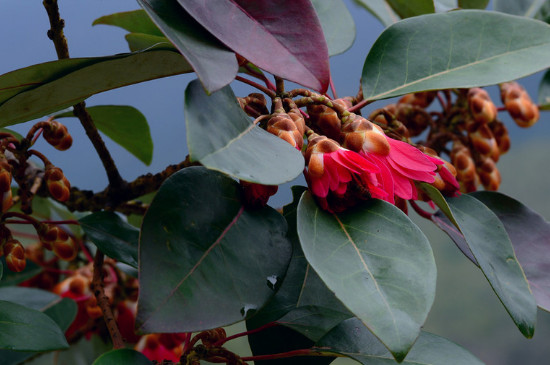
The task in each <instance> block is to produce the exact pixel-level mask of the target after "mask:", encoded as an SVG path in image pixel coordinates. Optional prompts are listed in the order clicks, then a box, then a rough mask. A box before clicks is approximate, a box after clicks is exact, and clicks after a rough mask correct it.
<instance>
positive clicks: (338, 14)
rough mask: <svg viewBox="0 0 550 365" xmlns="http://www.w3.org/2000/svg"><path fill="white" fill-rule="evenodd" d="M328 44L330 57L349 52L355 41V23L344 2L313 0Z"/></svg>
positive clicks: (340, 0)
mask: <svg viewBox="0 0 550 365" xmlns="http://www.w3.org/2000/svg"><path fill="white" fill-rule="evenodd" d="M311 3H312V4H313V7H314V8H315V12H316V13H317V16H318V17H319V22H320V23H321V27H322V28H323V34H324V35H325V40H326V42H327V47H328V54H329V56H334V55H337V54H340V53H343V52H345V51H346V50H348V49H349V48H350V47H351V46H352V44H353V41H355V23H354V21H353V17H352V16H351V14H350V13H349V10H348V8H347V6H346V4H345V3H344V2H343V1H342V0H328V1H327V0H312V1H311Z"/></svg>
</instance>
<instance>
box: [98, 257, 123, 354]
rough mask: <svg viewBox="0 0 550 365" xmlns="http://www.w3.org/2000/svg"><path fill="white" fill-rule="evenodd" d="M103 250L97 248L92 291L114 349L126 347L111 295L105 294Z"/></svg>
mask: <svg viewBox="0 0 550 365" xmlns="http://www.w3.org/2000/svg"><path fill="white" fill-rule="evenodd" d="M103 259H104V255H103V252H101V251H99V250H97V252H96V254H95V257H94V275H93V279H92V291H93V293H94V295H95V298H96V299H97V304H98V305H99V307H100V308H101V311H102V312H103V319H104V320H105V324H106V325H107V329H108V330H109V334H110V335H111V340H112V341H113V348H114V349H121V348H124V347H125V346H124V340H123V339H122V335H121V334H120V330H119V329H118V326H117V324H116V320H115V316H114V315H113V311H112V309H111V306H110V304H109V297H107V295H105V290H104V288H103Z"/></svg>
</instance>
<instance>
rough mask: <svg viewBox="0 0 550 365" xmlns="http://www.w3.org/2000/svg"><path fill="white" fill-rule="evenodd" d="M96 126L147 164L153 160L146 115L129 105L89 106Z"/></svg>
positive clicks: (89, 111)
mask: <svg viewBox="0 0 550 365" xmlns="http://www.w3.org/2000/svg"><path fill="white" fill-rule="evenodd" d="M86 110H87V111H88V113H89V114H90V116H91V117H92V119H93V121H94V124H95V126H96V127H97V129H99V130H100V131H101V132H103V133H105V135H106V136H107V137H109V138H111V139H112V140H113V141H114V142H116V143H118V144H119V145H121V146H122V147H124V148H125V149H126V150H127V151H128V152H130V153H131V154H132V155H134V156H136V157H137V158H138V159H139V160H140V161H141V162H143V163H144V164H146V165H149V164H151V161H152V160H153V140H152V138H151V132H150V131H149V124H147V119H145V116H144V115H143V114H142V113H141V112H140V111H139V110H137V109H136V108H134V107H132V106H128V105H97V106H91V107H87V108H86ZM55 117H56V118H64V117H74V115H73V113H71V112H67V113H62V114H57V115H56V116H55Z"/></svg>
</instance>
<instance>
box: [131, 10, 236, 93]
mask: <svg viewBox="0 0 550 365" xmlns="http://www.w3.org/2000/svg"><path fill="white" fill-rule="evenodd" d="M138 3H139V4H140V5H141V6H142V7H143V9H145V11H146V12H147V14H148V15H149V16H150V17H151V19H152V20H153V22H154V23H155V24H156V25H157V26H158V27H159V28H160V30H161V31H162V32H163V33H164V35H165V36H166V37H167V38H168V39H169V40H170V41H171V42H172V43H173V44H174V46H176V48H177V49H178V50H179V51H180V52H181V54H183V56H184V57H185V59H186V60H187V62H189V64H190V65H191V66H192V67H193V70H195V72H196V73H197V76H198V77H199V79H200V80H201V82H202V85H203V86H204V88H205V89H206V90H207V91H208V92H214V91H216V90H219V89H221V88H222V87H224V86H226V85H227V84H229V83H230V82H231V81H233V79H234V78H235V75H236V74H237V70H238V68H239V67H238V64H237V58H236V57H235V54H234V53H233V52H231V50H229V49H227V48H226V47H225V46H224V45H223V44H221V43H220V42H219V41H218V40H217V39H216V38H214V37H213V36H212V35H211V34H210V33H208V32H207V31H206V30H205V29H204V28H203V27H202V26H201V25H200V24H199V23H197V22H196V21H195V20H194V19H193V18H192V17H191V16H190V15H189V14H188V13H187V12H186V11H185V10H184V9H182V7H181V6H179V5H178V4H177V3H176V2H175V1H164V0H138ZM210 4H211V5H212V4H217V2H216V3H210Z"/></svg>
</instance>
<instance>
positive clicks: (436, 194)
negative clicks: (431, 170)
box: [419, 182, 458, 226]
mask: <svg viewBox="0 0 550 365" xmlns="http://www.w3.org/2000/svg"><path fill="white" fill-rule="evenodd" d="M419 186H420V188H421V189H422V190H423V191H424V192H425V193H426V194H427V195H428V197H430V199H431V200H432V202H433V203H434V204H435V205H437V206H438V207H439V209H441V211H442V212H443V213H444V214H445V216H447V218H449V220H450V221H451V222H452V223H453V224H454V225H455V226H458V223H456V221H455V219H454V217H453V213H452V212H451V208H449V204H447V201H446V200H445V198H444V197H443V195H441V192H440V191H439V190H438V189H436V188H435V187H434V186H432V185H430V184H427V183H425V182H421V183H419Z"/></svg>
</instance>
